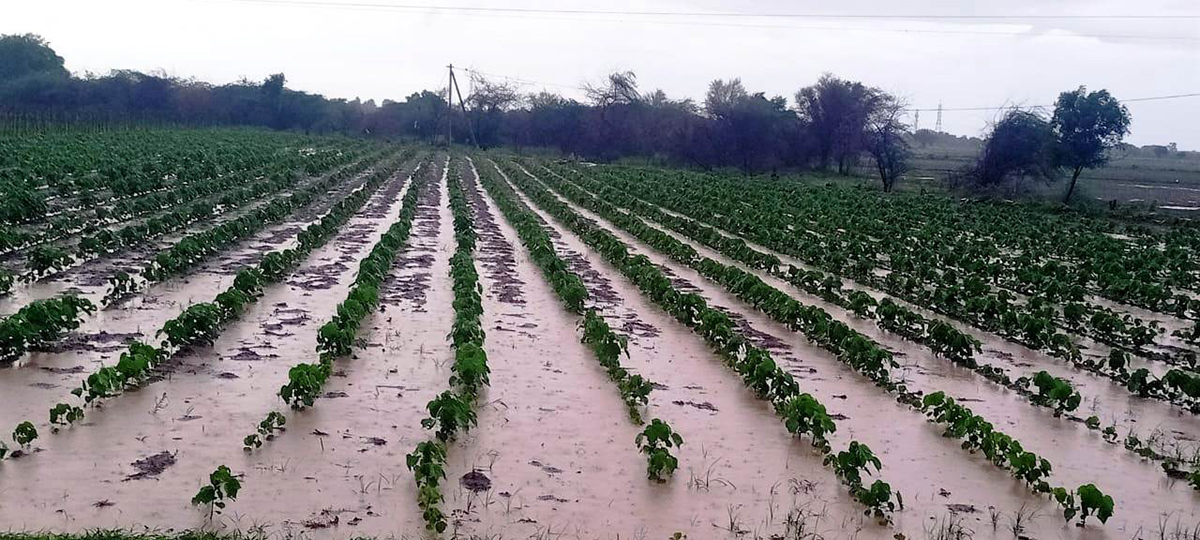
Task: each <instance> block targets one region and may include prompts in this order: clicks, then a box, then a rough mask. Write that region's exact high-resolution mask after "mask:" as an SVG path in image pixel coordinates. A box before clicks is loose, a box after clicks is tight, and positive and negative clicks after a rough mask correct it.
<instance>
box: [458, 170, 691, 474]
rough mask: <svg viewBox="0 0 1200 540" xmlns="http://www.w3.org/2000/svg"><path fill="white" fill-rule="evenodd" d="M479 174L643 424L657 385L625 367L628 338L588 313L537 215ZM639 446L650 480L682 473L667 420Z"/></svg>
mask: <svg viewBox="0 0 1200 540" xmlns="http://www.w3.org/2000/svg"><path fill="white" fill-rule="evenodd" d="M480 173H481V174H480V182H481V183H482V184H483V186H484V188H485V189H486V190H487V191H488V192H489V193H490V194H491V196H492V200H493V201H495V202H496V206H497V207H498V208H499V209H500V212H501V213H502V214H503V215H504V217H505V219H507V220H508V222H509V223H511V224H512V225H513V228H515V229H516V230H517V236H519V237H520V239H521V243H522V244H523V245H524V246H525V248H526V249H528V250H529V253H530V255H531V256H532V257H531V258H532V259H533V262H534V264H536V265H537V266H538V268H540V269H541V270H542V275H543V276H545V278H546V280H547V281H549V282H550V283H551V285H552V287H553V288H554V290H555V292H556V293H557V294H558V296H559V299H560V300H561V301H562V302H563V305H564V306H565V307H566V308H567V309H568V310H569V311H571V312H572V313H577V314H581V315H583V318H582V319H581V320H580V322H579V326H580V327H581V328H582V329H583V335H582V336H581V337H580V340H581V341H582V342H583V343H584V344H585V345H587V346H588V348H589V349H591V350H592V353H593V354H595V356H596V359H597V360H598V361H599V363H600V365H601V366H603V367H604V368H605V370H606V372H607V374H608V377H609V379H610V380H611V381H613V383H614V384H616V386H617V390H618V391H620V393H621V398H622V400H624V401H625V405H626V407H627V408H628V410H629V419H630V421H632V422H633V423H634V424H636V425H644V424H645V422H644V420H643V419H642V415H641V411H640V409H641V408H642V407H645V406H646V405H647V404H648V403H649V399H650V391H651V390H653V388H654V385H653V383H651V382H650V381H648V380H646V379H645V378H644V377H642V376H641V375H634V374H631V373H629V371H628V370H627V369H625V368H624V367H622V366H621V363H620V357H621V355H622V354H624V355H626V356H628V355H629V341H628V338H626V337H625V336H622V335H620V334H617V333H616V332H614V331H613V330H612V328H611V327H610V326H609V325H608V323H606V322H605V321H604V318H603V317H601V316H600V314H599V313H598V312H597V311H596V310H595V309H594V308H585V305H584V304H585V303H586V302H587V299H588V292H587V289H586V288H585V287H584V284H583V280H582V279H581V278H580V277H579V275H578V274H576V273H574V272H572V271H571V269H570V267H569V266H568V265H567V263H566V262H565V261H563V260H562V258H560V257H559V256H558V254H557V253H556V252H555V251H554V244H553V242H551V240H550V234H549V233H548V232H547V229H546V227H545V226H543V224H542V222H541V221H540V220H539V219H538V217H537V215H536V214H534V213H533V211H531V210H530V209H529V208H528V207H526V206H525V204H524V203H522V202H520V200H518V198H517V197H516V196H515V193H513V192H512V190H511V189H509V188H508V187H507V185H505V184H502V183H500V182H498V181H497V180H496V179H495V178H494V176H493V175H494V173H493V172H492V169H491V168H489V167H487V166H485V167H483V168H482V169H480ZM634 444H635V445H636V446H637V447H638V450H639V451H640V452H641V453H643V454H645V455H646V475H647V477H648V478H650V479H651V480H655V481H660V482H662V481H666V479H667V478H668V477H669V476H671V475H672V474H673V473H674V472H675V470H676V469H677V468H679V459H678V458H676V457H675V456H674V455H672V454H671V448H674V447H678V446H681V445H683V437H682V436H681V435H680V434H679V433H678V432H677V431H675V430H673V429H672V428H671V426H670V424H668V423H667V422H666V421H664V420H662V419H660V418H654V419H651V420H650V423H649V424H648V425H646V427H645V428H643V430H642V432H641V433H639V434H637V436H636V437H635V438H634Z"/></svg>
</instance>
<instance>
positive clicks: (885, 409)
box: [542, 205, 1200, 537]
mask: <svg viewBox="0 0 1200 540" xmlns="http://www.w3.org/2000/svg"><path fill="white" fill-rule="evenodd" d="M572 206H573V208H574V209H575V210H576V211H577V212H579V213H580V214H582V215H584V216H585V217H587V218H589V219H592V220H594V221H596V222H597V223H599V224H600V225H601V226H603V227H605V228H606V229H608V230H609V231H610V232H613V233H614V234H616V235H617V237H618V238H620V239H621V240H622V241H624V242H625V243H626V244H628V245H630V246H631V247H632V250H631V251H632V252H633V253H642V254H645V255H647V256H648V257H649V258H650V259H651V261H653V262H655V263H656V264H659V265H660V266H662V267H665V268H667V269H670V270H671V271H672V272H673V273H674V274H675V275H676V279H677V280H680V281H686V282H687V283H689V284H690V285H691V286H692V287H695V288H697V289H698V290H699V291H700V292H699V294H701V295H702V296H704V297H705V298H706V299H708V300H710V302H712V303H714V304H716V305H717V306H719V307H722V308H723V309H724V310H725V311H727V312H736V313H739V314H740V315H742V316H743V317H744V318H745V320H746V322H747V323H749V325H751V326H752V327H754V328H755V329H756V330H757V332H756V333H755V334H758V333H759V332H762V333H766V334H769V335H772V336H774V337H776V338H778V339H782V340H784V341H785V342H787V343H788V344H790V346H791V348H792V356H794V357H795V358H796V360H787V359H786V357H785V361H784V362H783V365H785V366H788V368H789V371H792V373H793V374H794V375H796V376H797V378H798V380H799V382H800V384H801V388H802V390H804V391H808V392H811V393H813V394H814V395H815V396H817V397H818V398H819V399H821V401H822V402H823V403H825V405H826V406H827V407H829V408H830V412H831V414H837V415H840V416H842V417H844V418H842V420H841V421H839V423H838V427H839V431H838V433H837V435H835V436H834V438H833V439H834V440H835V441H841V444H842V445H844V444H845V443H846V442H848V441H849V440H850V438H851V437H852V438H853V439H856V440H859V441H862V442H865V443H867V444H868V445H869V446H871V447H872V448H873V449H876V453H877V454H879V455H880V456H881V458H882V460H883V463H884V479H885V480H887V481H889V482H890V483H891V484H892V485H893V487H895V488H898V489H900V490H901V491H902V492H903V493H904V494H905V503H906V505H907V506H908V508H907V510H906V511H904V512H901V513H898V514H897V527H899V528H900V529H901V530H902V531H904V532H905V533H906V534H908V535H910V536H911V535H913V534H921V533H923V532H924V530H925V528H926V526H927V525H929V524H930V523H934V522H938V521H942V520H945V519H948V514H950V515H953V516H954V517H955V518H956V519H963V520H964V521H966V522H968V523H974V526H973V527H972V529H974V531H975V534H977V535H979V534H985V535H986V534H987V533H992V531H991V530H990V529H991V528H992V524H991V520H990V517H991V511H990V508H989V507H991V508H995V510H996V512H997V513H998V520H1000V521H1004V520H1009V521H1011V520H1012V516H1015V515H1017V514H1018V513H1019V512H1021V509H1022V508H1025V509H1029V508H1036V509H1039V512H1038V513H1039V515H1040V516H1041V519H1037V520H1034V522H1033V524H1031V525H1026V528H1027V530H1028V531H1031V532H1035V531H1037V532H1040V535H1042V536H1045V535H1053V536H1071V535H1074V534H1077V533H1076V532H1074V531H1075V530H1076V528H1075V527H1073V526H1071V525H1067V524H1065V523H1064V521H1063V520H1062V519H1061V517H1057V516H1055V515H1054V514H1055V513H1056V512H1055V508H1056V507H1055V506H1054V505H1053V504H1052V503H1051V502H1050V501H1049V500H1048V499H1046V498H1041V497H1036V496H1033V495H1032V494H1030V493H1029V492H1028V491H1027V490H1026V489H1025V488H1024V486H1023V485H1022V484H1021V483H1020V482H1019V481H1017V480H1014V479H1011V478H1009V477H1008V476H1007V474H1006V473H1004V471H1001V470H999V469H997V468H995V467H993V466H991V465H990V464H988V463H987V462H986V461H985V460H983V459H982V458H981V457H979V456H972V455H969V454H968V453H967V452H965V451H963V450H961V449H960V448H958V444H957V443H956V442H955V441H953V440H950V439H943V438H942V437H940V436H939V435H940V430H939V429H938V428H937V427H936V426H934V425H932V424H930V423H928V422H926V421H925V420H924V418H923V417H922V416H921V415H920V414H919V413H916V412H913V411H911V410H908V409H907V408H906V407H901V406H899V405H897V404H896V403H895V402H894V401H893V400H892V399H891V398H890V397H889V396H887V395H886V394H884V393H882V392H881V391H879V390H878V389H876V388H875V387H874V386H873V385H872V384H871V383H870V382H869V381H867V380H866V379H865V378H863V377H861V376H859V375H857V374H856V373H854V372H853V371H851V370H850V369H849V368H848V367H846V366H845V365H843V364H841V363H840V362H839V361H837V360H836V359H835V358H833V357H832V356H831V355H830V354H829V353H827V352H825V351H823V350H821V349H817V348H816V347H813V346H812V345H810V344H808V342H807V341H806V340H805V339H804V338H803V337H802V336H801V335H800V334H798V333H796V332H792V331H791V330H788V329H787V328H785V327H783V326H782V325H780V324H778V323H776V322H774V321H773V320H771V319H770V318H769V317H767V316H766V315H765V314H763V313H761V312H759V311H758V310H757V309H755V308H753V307H752V306H749V305H747V304H745V303H743V302H741V301H740V300H738V299H737V298H736V297H733V296H732V295H730V294H729V293H727V292H726V291H725V290H724V289H723V288H722V287H720V286H718V285H715V284H713V283H711V282H709V281H707V280H706V279H705V278H703V277H702V276H700V275H699V274H698V273H696V272H695V271H693V270H691V269H690V268H687V267H684V266H681V265H679V264H677V263H675V262H673V261H671V260H670V259H668V258H667V257H665V256H663V255H661V254H660V253H658V252H656V251H655V250H653V249H650V248H648V247H647V246H645V245H643V244H642V243H640V242H638V241H637V240H635V239H634V238H632V237H631V236H629V235H628V234H625V233H624V232H623V231H621V230H619V229H616V228H614V227H613V226H612V225H611V224H610V223H607V222H605V221H604V220H600V219H598V217H597V216H595V215H594V214H591V213H590V212H587V211H586V210H582V209H580V208H578V207H574V205H572ZM542 215H543V219H549V217H548V215H546V214H544V213H543V214H542ZM564 231H565V230H564ZM700 251H701V253H702V254H704V255H708V256H713V258H716V259H718V260H721V259H720V258H719V257H716V256H715V254H713V253H710V252H708V251H706V250H703V249H701V250H700ZM725 262H728V261H725ZM784 290H786V289H784ZM788 292H789V293H791V292H792V291H788ZM831 313H834V314H835V316H836V313H837V312H836V311H833V310H831ZM846 322H847V323H851V322H852V321H846ZM860 330H864V329H860ZM874 333H875V334H877V333H878V332H877V331H876V332H874ZM869 335H870V334H869ZM747 337H750V338H751V339H752V340H756V339H755V335H748V336H747ZM760 337H761V336H760ZM872 337H877V336H874V335H873V336H872ZM886 344H887V345H888V346H889V347H893V346H895V347H894V348H897V349H899V350H900V351H901V352H903V353H905V354H906V355H909V354H911V355H913V356H919V355H921V354H924V353H922V352H921V351H920V350H914V349H913V346H912V345H911V344H904V343H899V344H897V343H895V340H894V339H892V340H890V341H887V342H886ZM776 356H782V355H779V354H776ZM927 361H929V362H939V361H940V360H939V359H928V360H927ZM937 370H938V372H941V371H947V368H945V367H941V366H939V367H938V368H937ZM927 373H929V374H932V375H937V373H936V372H934V371H929V370H927ZM912 378H915V377H912ZM977 379H978V378H975V377H972V376H971V374H970V372H967V373H960V374H955V375H953V376H952V377H944V378H936V384H937V386H938V387H939V388H945V389H946V390H948V392H949V393H950V394H951V395H956V396H961V397H965V398H968V399H979V400H981V401H978V402H976V401H972V402H971V403H968V404H969V405H970V406H971V407H972V408H973V409H975V410H976V411H977V412H979V413H980V414H983V415H984V416H985V417H987V418H989V419H991V420H993V421H996V422H998V425H999V426H1001V429H1004V430H1005V431H1007V432H1009V433H1011V434H1012V435H1014V436H1016V437H1017V438H1019V439H1021V440H1022V441H1023V442H1026V443H1027V446H1030V447H1032V450H1034V451H1036V452H1038V453H1040V454H1042V455H1044V456H1046V457H1047V458H1049V459H1050V460H1051V462H1052V463H1054V464H1055V466H1056V469H1055V475H1054V477H1053V479H1054V480H1057V481H1059V482H1062V483H1066V484H1068V485H1070V486H1077V485H1079V484H1082V483H1084V482H1094V483H1096V484H1097V485H1098V486H1100V487H1101V489H1102V490H1104V491H1105V492H1106V493H1110V494H1112V495H1113V496H1114V498H1116V499H1117V509H1118V510H1117V515H1116V516H1114V517H1113V519H1111V520H1110V521H1109V523H1108V525H1107V526H1104V527H1102V528H1101V527H1099V526H1098V525H1097V524H1095V523H1093V524H1091V525H1089V526H1088V527H1087V528H1083V529H1079V532H1081V533H1086V534H1087V535H1088V536H1092V535H1107V536H1110V537H1125V536H1127V535H1130V534H1133V533H1134V532H1135V531H1138V530H1142V531H1145V530H1154V529H1156V527H1158V526H1159V524H1160V519H1171V520H1178V521H1179V522H1181V523H1182V524H1183V525H1185V526H1187V527H1191V526H1193V525H1194V524H1195V523H1196V522H1197V521H1198V520H1200V515H1198V514H1197V506H1196V503H1195V499H1196V495H1194V494H1193V493H1191V490H1190V489H1189V488H1188V487H1187V486H1185V485H1183V484H1182V483H1179V482H1172V481H1170V480H1169V479H1167V478H1166V477H1165V476H1164V475H1162V473H1161V471H1158V470H1156V469H1157V466H1156V465H1155V464H1154V463H1140V462H1139V460H1138V459H1136V458H1135V457H1133V456H1132V455H1131V454H1129V453H1128V452H1126V451H1125V450H1124V449H1123V448H1120V447H1109V445H1107V444H1105V443H1102V442H1100V441H1098V440H1097V438H1096V437H1094V436H1093V435H1092V434H1090V433H1089V432H1088V431H1087V430H1085V429H1083V428H1082V427H1081V426H1075V425H1068V424H1067V423H1066V422H1063V421H1055V420H1054V419H1053V418H1052V417H1051V416H1050V415H1049V413H1048V412H1046V413H1044V414H1043V411H1041V410H1036V409H1034V408H1032V407H1031V406H1029V405H1028V404H1027V403H1024V402H1022V401H1021V400H1020V399H1019V398H1017V397H1015V396H1012V395H1008V394H1007V393H1005V392H997V391H996V389H995V388H994V387H992V386H991V385H990V383H987V382H986V381H980V380H977ZM931 380H932V379H931ZM912 385H913V384H912V382H910V386H912ZM917 386H918V387H920V385H917ZM764 412H766V411H765V410H764ZM776 429H779V430H782V426H780V425H778V424H777V427H776ZM834 446H835V448H836V447H838V446H839V443H838V442H835V443H834ZM827 474H829V477H830V478H832V475H831V473H827ZM971 509H973V510H971ZM968 510H971V511H968ZM1004 516H1008V517H1004ZM914 518H915V519H914ZM984 528H986V529H988V530H987V531H981V530H980V529H984ZM997 529H998V530H999V529H1000V528H999V527H997ZM995 534H999V535H1001V536H1003V534H1002V533H1000V532H997V533H995ZM1007 534H1009V535H1011V531H1008V533H1007ZM1032 536H1035V537H1037V536H1038V535H1032Z"/></svg>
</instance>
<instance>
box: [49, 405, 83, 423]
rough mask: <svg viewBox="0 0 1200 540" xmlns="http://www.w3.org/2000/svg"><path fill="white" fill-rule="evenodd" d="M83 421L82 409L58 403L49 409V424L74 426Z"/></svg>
mask: <svg viewBox="0 0 1200 540" xmlns="http://www.w3.org/2000/svg"><path fill="white" fill-rule="evenodd" d="M82 419H83V409H82V408H80V407H78V406H75V405H70V404H67V403H59V404H57V405H55V406H54V407H53V408H51V409H50V423H51V424H54V425H56V426H66V425H70V424H74V423H75V422H78V421H79V420H82Z"/></svg>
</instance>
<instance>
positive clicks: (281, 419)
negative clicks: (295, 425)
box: [242, 411, 287, 451]
mask: <svg viewBox="0 0 1200 540" xmlns="http://www.w3.org/2000/svg"><path fill="white" fill-rule="evenodd" d="M285 424H287V417H286V416H284V415H283V413H280V412H276V411H271V412H269V413H267V417H266V418H263V420H262V421H261V422H259V423H258V430H257V432H256V433H251V434H249V435H246V438H244V439H242V446H243V447H244V448H245V449H246V450H247V451H249V450H254V449H255V448H262V445H263V439H266V440H270V439H271V437H274V436H275V432H276V431H283V430H284V427H283V426H284V425H285Z"/></svg>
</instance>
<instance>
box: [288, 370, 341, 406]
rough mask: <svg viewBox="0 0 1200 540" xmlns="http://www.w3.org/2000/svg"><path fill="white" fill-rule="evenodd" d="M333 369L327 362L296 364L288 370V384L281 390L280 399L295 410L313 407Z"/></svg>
mask: <svg viewBox="0 0 1200 540" xmlns="http://www.w3.org/2000/svg"><path fill="white" fill-rule="evenodd" d="M331 370H332V368H331V367H330V365H329V364H328V363H326V362H320V363H316V364H296V365H294V366H292V368H291V369H289V370H288V382H287V384H285V385H283V386H282V387H280V388H279V397H280V398H283V401H284V403H287V404H288V405H291V406H292V408H293V409H302V408H304V407H312V406H313V403H315V402H316V400H317V398H318V397H319V396H320V395H321V388H323V387H324V386H325V381H326V380H327V379H328V378H329V374H330V372H331Z"/></svg>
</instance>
